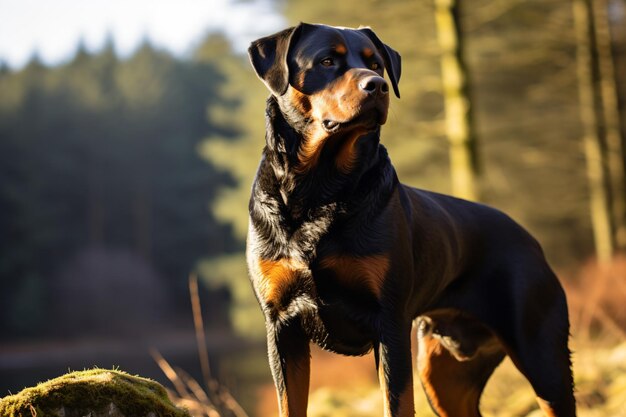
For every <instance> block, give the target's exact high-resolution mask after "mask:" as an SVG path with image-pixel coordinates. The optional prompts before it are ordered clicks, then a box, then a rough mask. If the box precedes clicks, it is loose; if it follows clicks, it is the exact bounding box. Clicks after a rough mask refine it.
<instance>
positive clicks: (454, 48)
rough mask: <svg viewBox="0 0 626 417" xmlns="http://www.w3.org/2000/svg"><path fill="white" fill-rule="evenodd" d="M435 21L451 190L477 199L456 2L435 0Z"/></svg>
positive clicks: (468, 107)
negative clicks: (448, 148)
mask: <svg viewBox="0 0 626 417" xmlns="http://www.w3.org/2000/svg"><path fill="white" fill-rule="evenodd" d="M435 20H436V24H437V34H438V39H439V46H440V48H441V75H442V84H443V96H444V103H445V112H446V133H447V135H448V140H449V142H450V172H451V176H452V193H453V194H454V195H456V196H458V197H462V198H466V199H468V200H477V199H478V197H479V196H478V189H477V186H476V177H477V171H478V170H477V157H476V156H477V155H476V151H477V149H476V135H475V132H474V129H473V124H472V108H471V105H470V100H469V80H468V73H467V68H466V66H465V60H464V51H463V42H462V41H463V39H462V36H461V22H460V14H459V4H458V2H457V1H456V0H435Z"/></svg>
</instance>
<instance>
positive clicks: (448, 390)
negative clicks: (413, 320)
mask: <svg viewBox="0 0 626 417" xmlns="http://www.w3.org/2000/svg"><path fill="white" fill-rule="evenodd" d="M464 364H466V362H459V361H457V360H456V359H455V358H454V357H453V356H452V355H451V354H450V352H448V350H447V349H446V348H444V347H443V346H442V345H441V343H440V342H439V341H438V340H437V339H436V338H434V337H432V336H424V337H422V338H420V340H419V351H418V374H419V376H420V379H421V380H422V385H423V387H424V391H426V394H427V395H428V398H429V399H430V402H431V404H432V406H433V408H434V409H435V410H437V414H438V415H439V416H440V417H480V414H479V413H478V401H479V399H480V392H479V391H478V390H476V389H474V388H473V387H472V386H471V385H468V384H466V383H464V382H465V381H463V376H464ZM455 375H456V377H455Z"/></svg>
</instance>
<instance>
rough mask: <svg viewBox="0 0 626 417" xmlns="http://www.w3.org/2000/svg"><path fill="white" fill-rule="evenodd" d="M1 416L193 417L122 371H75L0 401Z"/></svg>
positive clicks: (160, 388) (161, 391) (145, 382)
mask: <svg viewBox="0 0 626 417" xmlns="http://www.w3.org/2000/svg"><path fill="white" fill-rule="evenodd" d="M0 416H1V417H44V416H45V417H48V416H50V417H53V416H54V417H74V416H76V417H83V416H90V417H101V416H102V417H104V416H107V417H144V416H145V417H190V416H189V414H188V413H187V412H186V411H184V410H181V409H179V408H176V407H175V406H174V404H172V402H171V401H170V399H169V398H168V396H167V393H166V391H165V388H163V386H161V385H160V384H159V383H157V382H155V381H152V380H150V379H146V378H141V377H137V376H132V375H129V374H127V373H125V372H122V371H115V370H106V369H92V370H88V371H81V372H72V373H69V374H66V375H63V376H61V377H58V378H55V379H51V380H50V381H47V382H43V383H41V384H39V385H37V386H36V387H32V388H26V389H24V390H22V391H21V392H20V393H18V394H16V395H9V396H8V397H4V398H2V399H0Z"/></svg>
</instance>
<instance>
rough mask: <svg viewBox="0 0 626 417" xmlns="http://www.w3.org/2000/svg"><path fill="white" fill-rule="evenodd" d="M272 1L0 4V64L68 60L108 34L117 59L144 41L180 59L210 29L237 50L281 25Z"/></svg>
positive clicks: (32, 0) (40, 0)
mask: <svg viewBox="0 0 626 417" xmlns="http://www.w3.org/2000/svg"><path fill="white" fill-rule="evenodd" d="M275 3H276V2H272V0H248V1H241V0H173V1H172V0H54V1H52V0H0V61H3V62H5V63H7V64H8V65H9V66H10V67H11V68H14V69H18V68H20V67H22V66H24V65H25V64H26V63H27V62H28V60H29V59H30V58H31V57H32V56H33V53H34V51H37V53H38V55H39V57H40V58H41V60H42V61H43V62H45V63H47V64H51V65H54V64H58V63H62V62H64V61H67V60H68V59H70V58H71V56H72V55H73V54H74V52H75V51H76V48H77V45H78V42H79V40H82V42H83V43H84V45H85V46H86V47H87V49H88V50H91V51H95V50H98V49H99V48H101V47H102V45H103V44H104V42H105V40H106V38H107V37H108V36H111V37H112V38H113V40H114V43H115V47H116V50H117V51H118V53H120V54H121V55H122V56H127V55H129V54H130V53H132V52H133V51H134V50H135V49H136V48H137V46H138V45H139V44H140V43H141V42H142V41H143V40H145V39H148V40H150V41H151V42H152V43H153V44H154V45H156V46H158V47H162V48H165V49H167V50H169V51H171V52H173V53H175V54H176V55H179V56H184V54H185V53H187V52H189V51H190V49H191V48H192V47H193V46H194V45H195V44H196V43H197V42H199V41H200V40H202V38H203V37H204V36H205V35H206V34H207V32H208V31H209V30H211V31H219V32H222V33H224V34H225V35H227V36H228V37H229V38H230V39H231V40H232V41H233V45H234V47H235V48H236V49H237V50H240V51H243V50H245V48H246V47H247V46H248V44H249V43H250V41H252V40H254V39H256V38H258V37H260V36H263V35H267V34H269V33H272V32H275V31H277V30H280V29H281V28H282V27H284V26H286V21H285V19H284V18H283V17H282V16H281V15H280V13H279V12H278V11H277V10H276V8H275V7H274V6H273V5H274V4H275Z"/></svg>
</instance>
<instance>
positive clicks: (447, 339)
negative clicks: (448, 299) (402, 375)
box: [417, 310, 505, 417]
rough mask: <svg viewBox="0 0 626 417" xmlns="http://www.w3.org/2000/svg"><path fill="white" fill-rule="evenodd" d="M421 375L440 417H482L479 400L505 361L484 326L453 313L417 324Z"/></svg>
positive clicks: (435, 315)
mask: <svg viewBox="0 0 626 417" xmlns="http://www.w3.org/2000/svg"><path fill="white" fill-rule="evenodd" d="M417 321H418V336H417V337H418V359H417V369H418V374H419V377H420V379H421V382H422V387H423V388H424V391H425V392H426V395H427V397H428V400H429V402H430V405H431V407H432V408H433V410H434V411H435V413H437V415H438V416H439V417H479V416H480V410H479V408H478V405H479V401H480V396H481V394H482V392H483V389H484V387H485V384H486V383H487V380H488V379H489V377H490V376H491V374H492V373H493V371H494V369H495V368H496V366H498V364H499V363H500V362H501V361H502V359H503V358H504V356H505V353H504V351H503V350H502V348H501V345H500V343H499V341H498V339H497V338H496V337H495V336H494V335H493V334H492V333H491V331H490V330H489V329H487V328H486V327H485V326H483V325H482V324H480V323H479V322H477V321H476V320H473V319H472V318H470V317H468V316H466V315H464V314H463V313H460V312H458V311H454V310H439V311H434V312H431V313H426V315H424V316H420V317H419V318H418V319H417Z"/></svg>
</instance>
